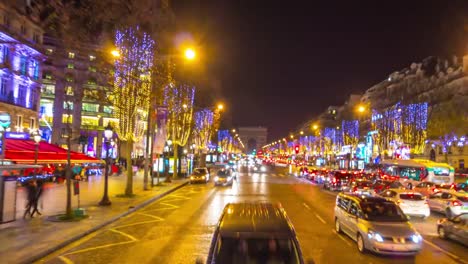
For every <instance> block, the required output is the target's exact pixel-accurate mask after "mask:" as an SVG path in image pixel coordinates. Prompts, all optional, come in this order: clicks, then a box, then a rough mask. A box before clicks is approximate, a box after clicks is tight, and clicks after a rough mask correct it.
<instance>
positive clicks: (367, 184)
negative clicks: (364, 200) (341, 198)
mask: <svg viewBox="0 0 468 264" xmlns="http://www.w3.org/2000/svg"><path fill="white" fill-rule="evenodd" d="M342 191H344V192H346V191H348V192H352V193H357V194H361V195H373V194H374V190H373V189H372V182H371V181H368V180H363V179H358V180H353V181H351V182H349V183H348V185H346V186H343V187H342Z"/></svg>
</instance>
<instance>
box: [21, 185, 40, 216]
mask: <svg viewBox="0 0 468 264" xmlns="http://www.w3.org/2000/svg"><path fill="white" fill-rule="evenodd" d="M26 193H27V199H28V203H27V204H26V210H25V211H24V215H23V219H24V218H26V215H28V214H29V216H30V217H33V216H32V213H31V209H32V207H33V206H34V201H35V199H36V193H37V184H36V181H35V180H30V181H29V182H28V185H27V186H26Z"/></svg>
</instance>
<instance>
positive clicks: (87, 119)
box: [81, 116, 99, 126]
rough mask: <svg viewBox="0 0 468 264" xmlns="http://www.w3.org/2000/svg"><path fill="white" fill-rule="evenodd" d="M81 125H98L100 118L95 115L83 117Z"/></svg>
mask: <svg viewBox="0 0 468 264" xmlns="http://www.w3.org/2000/svg"><path fill="white" fill-rule="evenodd" d="M81 125H83V126H98V125H99V119H98V118H95V117H85V116H82V117H81Z"/></svg>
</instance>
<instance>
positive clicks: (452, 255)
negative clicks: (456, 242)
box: [423, 239, 468, 263]
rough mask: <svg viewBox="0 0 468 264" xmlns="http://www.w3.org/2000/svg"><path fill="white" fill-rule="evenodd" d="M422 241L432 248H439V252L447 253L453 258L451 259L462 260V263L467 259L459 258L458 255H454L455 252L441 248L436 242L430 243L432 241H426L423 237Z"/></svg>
mask: <svg viewBox="0 0 468 264" xmlns="http://www.w3.org/2000/svg"><path fill="white" fill-rule="evenodd" d="M423 242H424V243H426V244H428V245H429V246H431V247H433V248H435V249H437V250H439V251H441V252H443V253H445V254H447V255H448V256H450V257H451V258H453V259H455V260H457V261H460V262H462V263H468V262H467V261H465V260H463V259H462V258H460V257H459V256H457V255H455V254H453V253H450V252H448V251H447V250H445V249H443V248H441V247H439V246H437V245H436V244H434V243H432V242H430V241H428V240H426V239H423Z"/></svg>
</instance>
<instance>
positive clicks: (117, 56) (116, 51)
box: [111, 49, 120, 58]
mask: <svg viewBox="0 0 468 264" xmlns="http://www.w3.org/2000/svg"><path fill="white" fill-rule="evenodd" d="M111 55H112V56H113V57H114V58H120V52H119V51H118V50H116V49H113V50H112V51H111Z"/></svg>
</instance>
